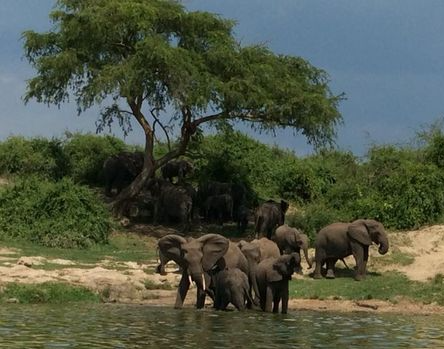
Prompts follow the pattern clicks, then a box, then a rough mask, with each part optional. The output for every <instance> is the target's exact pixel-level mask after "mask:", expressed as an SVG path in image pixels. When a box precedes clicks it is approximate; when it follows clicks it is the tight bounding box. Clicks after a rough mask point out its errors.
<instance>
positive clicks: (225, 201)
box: [205, 194, 233, 225]
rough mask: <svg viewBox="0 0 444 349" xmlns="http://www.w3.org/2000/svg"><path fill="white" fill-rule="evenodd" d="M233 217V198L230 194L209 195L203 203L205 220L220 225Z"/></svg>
mask: <svg viewBox="0 0 444 349" xmlns="http://www.w3.org/2000/svg"><path fill="white" fill-rule="evenodd" d="M232 217H233V198H232V197H231V195H230V194H220V195H211V196H209V197H207V199H206V201H205V219H206V220H207V221H208V222H212V221H216V222H217V223H218V224H220V225H222V224H223V223H224V222H225V221H230V220H231V219H232Z"/></svg>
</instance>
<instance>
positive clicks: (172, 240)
mask: <svg viewBox="0 0 444 349" xmlns="http://www.w3.org/2000/svg"><path fill="white" fill-rule="evenodd" d="M186 242H187V240H185V239H184V238H183V237H182V236H179V235H175V234H169V235H166V236H164V237H163V238H160V239H159V242H158V243H157V245H158V246H159V250H160V251H162V253H163V254H164V255H165V257H167V258H169V259H172V260H173V261H174V262H176V263H177V264H178V265H180V266H181V267H183V268H184V267H186V266H185V261H184V259H183V254H182V247H181V246H182V244H184V243H186Z"/></svg>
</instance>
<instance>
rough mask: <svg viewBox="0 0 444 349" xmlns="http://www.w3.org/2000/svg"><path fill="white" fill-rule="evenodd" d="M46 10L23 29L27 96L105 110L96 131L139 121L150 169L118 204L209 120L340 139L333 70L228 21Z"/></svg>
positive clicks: (105, 2) (164, 12) (151, 2)
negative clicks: (249, 39)
mask: <svg viewBox="0 0 444 349" xmlns="http://www.w3.org/2000/svg"><path fill="white" fill-rule="evenodd" d="M49 16H50V19H51V20H52V22H53V27H52V29H51V30H49V31H47V32H43V33H37V32H35V31H26V32H24V33H23V38H24V49H25V57H26V58H27V59H28V61H29V62H30V63H31V64H32V65H33V67H34V68H35V70H36V71H37V74H36V75H35V76H34V77H32V78H31V79H30V80H28V83H27V90H26V94H25V101H28V100H30V99H32V98H34V99H36V100H37V101H38V102H43V103H46V104H48V105H50V104H54V105H57V106H60V105H61V104H62V103H64V102H67V101H68V99H69V97H71V98H72V97H74V98H75V102H76V104H77V107H78V112H79V113H81V112H83V111H85V110H87V109H88V108H90V107H92V106H93V105H99V106H100V107H101V115H100V118H99V120H98V123H97V126H98V130H102V129H103V128H104V127H105V126H109V125H110V124H111V123H112V122H113V121H118V122H119V124H120V126H121V127H122V128H123V129H124V131H125V132H127V131H130V130H131V121H136V122H137V124H139V125H140V127H142V129H143V131H144V134H145V152H144V166H143V170H142V172H141V173H140V175H139V176H138V177H137V178H136V179H135V180H134V182H133V183H132V184H131V185H130V186H129V187H128V188H127V189H126V190H124V191H122V192H121V194H119V196H118V197H117V200H116V202H122V201H124V199H127V198H130V197H132V196H134V195H135V194H137V193H138V192H139V191H140V189H141V188H142V186H143V183H144V182H145V181H146V180H147V179H148V178H149V177H151V176H153V174H154V171H155V170H156V169H157V168H159V167H160V166H162V165H164V164H165V163H166V162H168V161H170V160H171V159H173V158H176V157H178V156H180V155H182V154H184V153H185V151H186V149H187V146H188V144H189V142H190V139H191V137H192V136H193V135H194V134H195V133H196V131H197V130H199V128H200V127H201V125H202V124H203V123H207V122H212V121H217V120H223V121H224V122H234V121H239V120H241V121H245V122H249V123H251V124H252V125H254V127H257V128H259V129H264V130H273V129H274V128H276V127H292V128H293V129H294V130H295V131H296V132H300V133H302V134H303V135H304V136H305V137H306V138H307V139H308V141H309V142H310V143H311V144H313V145H315V146H318V145H320V144H326V143H331V142H332V141H333V140H334V137H335V127H336V125H337V124H338V123H339V122H341V115H340V114H339V112H338V110H337V105H338V102H339V101H340V100H341V99H342V95H337V96H335V95H333V94H332V93H331V91H330V89H329V87H328V82H329V81H328V76H327V74H326V73H325V72H324V71H323V70H321V69H317V68H315V67H313V66H312V65H311V64H309V63H308V62H307V61H306V60H304V59H302V58H300V57H293V56H287V55H276V54H274V53H273V52H271V51H270V50H269V49H268V48H267V47H265V46H264V45H252V46H245V47H243V46H241V45H240V44H239V43H238V42H237V41H236V39H235V37H234V35H233V31H232V30H233V26H234V22H233V21H231V20H226V19H223V18H221V17H220V16H218V15H215V14H212V13H208V12H201V11H187V10H186V9H185V8H184V7H183V6H182V5H181V4H180V2H178V1H174V0H58V1H57V2H56V5H55V7H54V9H53V10H52V12H51V13H50V15H49ZM171 125H174V126H175V129H176V131H177V130H180V133H179V132H178V131H177V132H176V137H177V139H176V141H175V142H172V145H171V146H170V148H169V152H168V153H167V154H165V155H164V156H162V157H160V158H155V157H154V154H153V146H154V142H155V140H156V139H157V137H158V136H159V135H158V134H159V133H162V134H163V135H164V136H166V138H167V139H168V140H169V139H170V138H171V137H173V136H172V134H171V132H172V131H171V128H170V127H169V126H171Z"/></svg>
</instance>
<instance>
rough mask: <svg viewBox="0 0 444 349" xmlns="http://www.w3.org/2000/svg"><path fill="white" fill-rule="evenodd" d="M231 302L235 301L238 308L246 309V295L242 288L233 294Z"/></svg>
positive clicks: (234, 303) (240, 309)
mask: <svg viewBox="0 0 444 349" xmlns="http://www.w3.org/2000/svg"><path fill="white" fill-rule="evenodd" d="M231 303H233V305H234V306H235V307H236V309H237V310H239V311H243V310H245V297H244V295H243V293H242V290H237V292H236V294H233V295H232V299H231Z"/></svg>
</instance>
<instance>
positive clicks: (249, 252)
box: [239, 242, 261, 263]
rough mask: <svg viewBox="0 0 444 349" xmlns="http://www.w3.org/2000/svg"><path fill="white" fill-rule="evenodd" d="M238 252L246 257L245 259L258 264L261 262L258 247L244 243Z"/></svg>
mask: <svg viewBox="0 0 444 349" xmlns="http://www.w3.org/2000/svg"><path fill="white" fill-rule="evenodd" d="M239 248H240V250H241V251H242V253H243V254H244V255H245V257H247V259H249V260H250V259H251V260H253V261H255V262H256V263H259V262H260V260H261V250H260V248H259V246H258V245H256V244H253V243H249V242H245V243H243V244H240V245H239Z"/></svg>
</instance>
